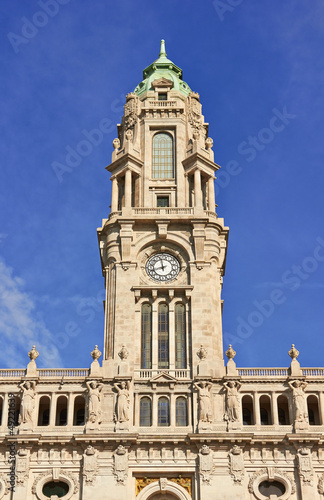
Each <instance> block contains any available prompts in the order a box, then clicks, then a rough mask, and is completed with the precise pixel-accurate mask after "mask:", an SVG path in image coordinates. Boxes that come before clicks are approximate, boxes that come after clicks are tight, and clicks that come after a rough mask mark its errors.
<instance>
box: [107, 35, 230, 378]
mask: <svg viewBox="0 0 324 500" xmlns="http://www.w3.org/2000/svg"><path fill="white" fill-rule="evenodd" d="M124 109H125V112H124V116H123V117H122V120H121V124H119V125H118V126H117V128H118V138H116V139H114V141H113V147H114V151H113V153H112V162H111V164H110V165H109V166H108V167H107V170H108V171H109V172H110V173H111V181H112V194H111V213H110V215H109V217H108V219H106V220H104V221H103V225H102V227H101V228H100V229H98V238H99V245H100V252H101V262H102V269H103V274H104V277H105V286H106V299H105V341H104V356H103V358H104V359H103V369H104V373H105V376H108V377H114V376H117V375H122V374H124V375H128V376H131V377H132V379H133V381H134V383H135V384H136V383H137V382H139V383H143V381H146V380H147V381H148V380H151V379H152V378H154V377H156V376H159V374H161V373H162V372H163V374H164V375H167V376H169V377H174V379H176V380H186V381H188V380H192V379H194V378H195V377H196V376H208V377H222V376H223V375H224V374H225V368H224V361H223V354H222V352H223V346H222V300H221V290H222V280H223V275H224V272H225V258H226V246H227V238H228V228H227V227H225V226H224V222H223V219H221V218H219V217H218V216H217V214H216V213H215V194H214V179H215V172H216V171H217V170H218V168H219V166H218V165H217V164H216V163H215V162H214V153H213V151H212V146H213V141H212V139H211V138H210V137H209V136H208V123H206V122H205V120H204V116H203V115H202V109H201V104H200V99H199V94H197V93H196V92H193V91H192V90H191V89H190V87H189V86H188V84H187V83H186V82H184V81H183V79H182V70H181V69H180V68H179V67H178V66H176V65H175V64H174V63H173V62H172V61H170V60H169V59H168V58H167V54H166V52H165V44H164V40H162V42H161V50H160V54H159V58H158V59H157V60H156V61H154V62H153V63H152V64H151V65H150V66H148V67H147V68H146V69H144V71H143V81H141V82H140V83H139V84H138V86H137V87H136V89H135V90H134V92H131V93H129V94H128V95H127V96H126V104H125V107H124ZM126 353H127V354H126ZM125 356H126V357H125Z"/></svg>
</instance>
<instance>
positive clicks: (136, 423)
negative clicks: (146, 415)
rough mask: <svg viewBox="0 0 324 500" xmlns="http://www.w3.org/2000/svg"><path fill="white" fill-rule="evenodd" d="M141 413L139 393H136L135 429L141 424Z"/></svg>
mask: <svg viewBox="0 0 324 500" xmlns="http://www.w3.org/2000/svg"><path fill="white" fill-rule="evenodd" d="M139 413H140V406H139V394H138V392H135V394H134V425H135V427H138V426H139V424H140V421H139Z"/></svg>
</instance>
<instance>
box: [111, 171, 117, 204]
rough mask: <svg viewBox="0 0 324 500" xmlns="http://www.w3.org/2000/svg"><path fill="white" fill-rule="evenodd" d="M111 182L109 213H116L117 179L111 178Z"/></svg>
mask: <svg viewBox="0 0 324 500" xmlns="http://www.w3.org/2000/svg"><path fill="white" fill-rule="evenodd" d="M111 180H112V187H111V211H112V212H116V211H117V210H118V181H117V177H113V178H112V179H111Z"/></svg>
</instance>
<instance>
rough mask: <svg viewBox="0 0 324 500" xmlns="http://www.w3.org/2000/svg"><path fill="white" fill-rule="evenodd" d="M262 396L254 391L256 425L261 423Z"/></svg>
mask: <svg viewBox="0 0 324 500" xmlns="http://www.w3.org/2000/svg"><path fill="white" fill-rule="evenodd" d="M259 399H260V396H259V394H258V393H257V392H254V393H253V420H254V424H255V425H261V419H260V403H259Z"/></svg>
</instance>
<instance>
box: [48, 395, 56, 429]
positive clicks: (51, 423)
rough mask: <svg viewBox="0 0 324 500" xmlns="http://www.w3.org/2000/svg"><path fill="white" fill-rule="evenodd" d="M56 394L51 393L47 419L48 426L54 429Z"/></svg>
mask: <svg viewBox="0 0 324 500" xmlns="http://www.w3.org/2000/svg"><path fill="white" fill-rule="evenodd" d="M56 399H57V397H56V394H55V392H52V393H51V403H50V419H49V426H50V427H54V426H55V420H56Z"/></svg>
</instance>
